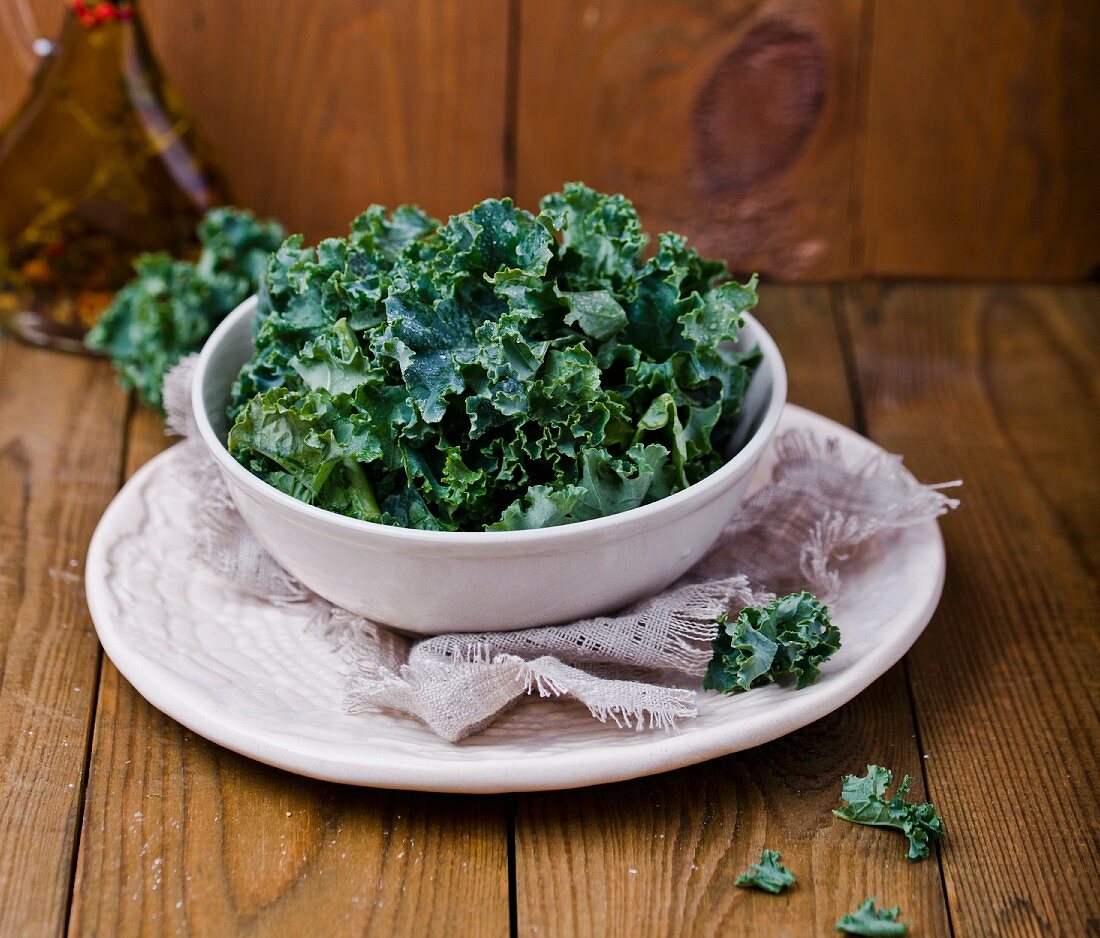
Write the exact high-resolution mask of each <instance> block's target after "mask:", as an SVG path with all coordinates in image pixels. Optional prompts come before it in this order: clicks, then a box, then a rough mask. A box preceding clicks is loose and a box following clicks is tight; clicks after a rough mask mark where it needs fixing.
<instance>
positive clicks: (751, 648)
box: [703, 592, 840, 694]
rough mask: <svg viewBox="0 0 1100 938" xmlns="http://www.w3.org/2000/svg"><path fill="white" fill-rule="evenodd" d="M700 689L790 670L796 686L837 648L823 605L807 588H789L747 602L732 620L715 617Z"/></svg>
mask: <svg viewBox="0 0 1100 938" xmlns="http://www.w3.org/2000/svg"><path fill="white" fill-rule="evenodd" d="M718 624H719V631H718V636H717V638H715V639H714V642H713V646H712V647H713V650H714V655H713V657H712V658H711V660H710V664H709V665H708V666H707V672H706V675H705V676H704V678H703V688H704V689H705V690H716V691H720V692H722V693H724V694H732V693H740V692H742V691H747V690H750V689H751V688H753V687H759V686H760V685H762V684H767V683H771V682H772V681H775V680H777V679H778V678H781V677H783V676H785V675H794V677H795V686H796V688H798V689H799V690H801V689H802V688H804V687H808V686H809V685H810V684H812V683H813V682H814V681H816V680H817V678H818V677H819V676H820V674H821V669H820V668H819V667H818V666H819V665H820V664H821V663H822V662H824V661H827V660H828V659H829V658H830V657H832V655H833V653H834V652H835V651H836V650H837V649H838V648H839V647H840V630H839V629H838V628H837V627H836V626H835V625H834V624H833V623H832V620H831V619H830V618H829V607H828V606H825V605H822V604H821V603H820V602H818V600H817V599H816V598H815V597H814V596H813V595H812V594H811V593H805V592H803V593H791V594H790V595H789V596H783V597H781V598H779V599H775V600H773V601H772V602H770V603H768V604H767V605H765V606H749V607H747V608H745V609H742V610H741V613H740V614H739V615H738V616H737V617H736V618H735V619H733V620H732V621H730V620H729V619H728V617H726V616H722V617H719V619H718Z"/></svg>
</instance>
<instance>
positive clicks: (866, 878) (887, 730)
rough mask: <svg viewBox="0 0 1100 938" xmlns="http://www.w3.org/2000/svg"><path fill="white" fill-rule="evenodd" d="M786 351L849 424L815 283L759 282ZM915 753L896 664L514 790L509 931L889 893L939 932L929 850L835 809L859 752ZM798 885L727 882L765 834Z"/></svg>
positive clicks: (638, 927)
mask: <svg viewBox="0 0 1100 938" xmlns="http://www.w3.org/2000/svg"><path fill="white" fill-rule="evenodd" d="M757 313H758V315H759V318H760V320H761V322H763V324H764V326H765V327H766V328H767V329H768V330H769V331H770V332H771V333H772V335H773V336H774V337H775V339H776V342H777V343H778V344H779V346H780V348H782V349H783V356H784V359H785V360H786V362H787V367H788V369H789V372H790V381H791V399H792V401H794V402H795V403H800V404H803V405H805V406H807V407H810V408H812V409H813V410H816V411H818V412H819V413H823V414H825V415H826V416H829V417H832V418H833V419H835V420H838V421H840V422H842V423H845V424H848V425H852V424H853V423H854V422H855V418H856V413H855V409H854V407H853V402H852V396H851V393H850V389H849V385H848V376H847V374H846V372H845V365H844V352H843V349H842V346H841V342H840V337H839V336H838V333H837V328H836V324H835V322H834V305H833V292H832V290H831V289H830V288H829V287H825V286H807V287H791V286H779V285H774V284H767V285H765V286H764V287H763V288H762V289H761V303H760V307H759V309H758V311H757ZM922 754H923V753H922V752H921V750H920V749H919V748H918V746H917V739H916V728H915V725H914V722H913V715H912V712H911V709H910V701H909V690H908V687H907V685H906V681H905V675H904V673H903V670H902V668H901V667H896V668H894V669H892V670H891V671H890V672H889V673H888V674H886V675H885V676H884V677H883V678H881V679H880V680H879V681H877V682H876V683H875V684H874V685H873V686H872V687H871V688H870V689H868V690H867V691H865V692H864V693H863V694H861V695H860V696H859V697H857V698H856V699H855V700H853V701H852V702H851V703H849V704H847V705H846V706H845V707H843V708H841V709H840V710H839V711H837V712H836V713H834V714H831V715H830V716H828V717H826V718H825V719H823V720H819V721H818V722H817V723H814V724H813V725H812V726H809V727H807V728H805V729H803V730H800V731H799V732H797V733H793V734H791V735H790V736H787V737H784V738H783V739H780V740H777V741H775V742H773V743H770V744H768V745H765V746H761V747H759V748H756V749H752V750H749V751H747V752H743V753H739V754H737V755H733V756H729V757H726V758H724V759H717V760H714V761H712V762H709V763H705V764H703V765H698V766H693V767H691V768H687V769H683V770H680V771H677V772H672V773H668V774H665V775H658V776H654V777H652V778H646V779H640V780H638V781H634V782H625V783H620V784H615V785H606V786H601V787H599V788H591V789H579V790H576V791H567V792H560V793H545V794H530V795H520V796H518V810H517V816H516V886H517V917H518V933H519V934H521V935H527V934H535V933H537V934H539V935H577V936H581V935H589V934H608V935H627V934H638V935H711V934H721V935H723V936H742V935H743V936H756V935H768V936H772V935H791V936H803V935H824V934H832V933H833V928H834V925H835V923H836V920H837V919H838V918H839V917H840V916H841V915H842V914H843V913H844V912H847V911H849V910H850V909H852V908H854V907H855V906H856V905H858V903H859V902H861V901H862V900H863V899H864V898H865V897H866V896H869V895H870V896H875V897H877V898H878V899H880V900H881V901H883V902H887V903H888V904H889V905H900V906H901V907H902V908H903V909H904V911H905V918H906V919H907V920H909V921H913V922H918V923H919V924H920V932H919V933H920V934H921V935H946V934H948V933H949V925H948V920H947V913H946V905H945V900H944V895H943V890H942V884H941V880H940V870H939V860H938V857H937V856H934V857H933V858H932V859H931V860H929V861H926V862H923V863H917V864H913V863H910V862H909V861H907V860H906V859H905V849H906V848H905V846H904V840H901V839H899V838H897V837H894V836H891V835H890V834H888V833H883V832H881V831H875V830H872V829H870V828H865V827H857V826H855V825H852V824H848V823H845V822H844V821H841V820H838V819H836V818H834V817H833V816H832V815H831V814H830V811H831V810H832V808H834V807H836V806H837V804H838V803H839V802H838V795H839V792H840V780H841V776H843V775H844V774H847V773H849V772H862V770H863V769H864V767H865V766H866V764H867V763H868V762H877V763H879V764H881V765H886V766H890V767H892V768H893V769H894V770H895V771H896V772H897V773H898V774H899V776H900V774H903V773H906V772H908V773H911V774H913V775H915V776H917V779H918V781H917V784H916V785H915V786H914V792H915V795H916V796H917V797H921V796H922V795H923V785H922V783H921V763H922V758H921V757H922ZM765 847H767V848H769V849H774V850H780V851H782V853H783V860H784V863H785V864H786V865H787V866H789V867H790V868H791V869H792V870H793V871H794V872H795V873H796V875H797V876H798V878H799V882H798V885H797V886H796V887H795V888H794V889H792V890H790V891H789V892H787V893H785V894H784V895H782V896H768V895H764V894H762V893H759V892H755V891H752V890H743V889H737V888H735V887H734V885H733V883H734V880H735V879H736V878H737V876H738V875H739V874H740V873H741V872H742V871H743V870H744V869H745V868H746V867H747V866H748V865H749V864H750V863H754V862H756V861H757V860H758V859H759V857H760V852H761V850H762V849H763V848H765Z"/></svg>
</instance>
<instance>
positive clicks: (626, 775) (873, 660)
mask: <svg viewBox="0 0 1100 938" xmlns="http://www.w3.org/2000/svg"><path fill="white" fill-rule="evenodd" d="M785 410H787V411H790V412H791V413H792V414H793V415H794V416H795V418H796V420H797V421H798V422H799V423H800V424H803V425H806V424H810V425H812V426H813V428H814V429H819V428H820V429H824V430H827V431H828V432H830V433H832V434H833V435H838V434H839V435H841V436H846V437H849V438H856V439H858V440H859V441H861V443H862V444H864V445H869V446H872V447H874V448H875V449H878V450H880V451H881V447H879V446H878V445H877V444H876V443H874V441H872V440H868V439H867V438H866V437H864V436H862V435H860V434H858V433H856V431H854V430H852V429H851V428H849V427H846V426H844V425H843V424H840V423H837V422H836V421H834V420H832V419H830V418H828V417H824V416H822V415H821V414H817V413H815V412H814V411H811V410H808V409H807V408H804V407H800V406H798V405H795V404H787V405H786V408H785ZM788 419H789V418H788ZM172 449H173V448H171V447H170V448H169V449H167V450H165V451H164V452H162V453H158V454H157V455H156V456H154V457H153V458H152V459H151V460H149V462H147V463H145V465H143V466H142V467H141V468H140V469H138V471H137V472H135V473H134V475H133V476H131V477H130V479H128V480H127V482H126V483H125V484H124V485H123V486H122V488H121V489H119V491H118V492H117V493H116V494H115V497H114V498H113V499H112V501H111V503H110V505H109V506H108V507H107V510H106V511H105V512H104V513H103V516H102V517H101V518H100V521H99V523H98V524H97V525H96V529H95V532H94V534H93V535H92V538H91V541H90V542H89V545H88V553H87V559H86V561H85V592H86V595H87V602H88V608H89V611H90V613H91V616H92V621H93V624H94V626H95V629H96V633H97V635H98V637H99V641H100V643H101V644H102V646H103V650H104V651H105V652H106V654H107V656H108V657H109V658H110V659H111V661H112V663H113V664H114V666H115V667H116V668H117V669H118V671H119V672H120V673H121V674H122V676H123V677H124V678H126V680H127V681H129V683H130V684H131V685H132V686H133V688H134V690H136V691H137V693H138V694H140V695H141V696H142V697H144V698H145V700H146V701H148V702H149V703H150V704H151V705H152V706H153V707H155V708H156V709H157V710H159V711H161V712H162V713H163V714H165V715H166V716H168V717H170V718H171V719H173V720H175V721H176V722H177V723H180V724H182V725H183V726H184V727H186V728H187V729H189V730H191V731H192V732H194V733H197V734H198V735H199V736H202V737H203V738H205V739H207V740H209V741H210V742H213V743H215V744H216V745H219V746H222V747H223V748H226V749H230V750H232V751H233V752H236V753H238V754H240V755H242V756H245V757H247V758H250V759H254V760H256V761H258V762H263V763H266V764H267V765H271V766H273V767H275V768H278V769H282V770H284V771H288V772H292V773H294V774H297V775H304V776H307V777H310V778H316V779H320V780H322V781H329V782H337V783H341V784H350V785H357V786H362V787H378V788H394V789H404V790H411V791H434V792H453V793H470V794H474V793H477V794H496V793H503V792H519V791H553V790H562V789H568V788H579V787H584V786H588V785H596V784H603V783H609V782H616V781H624V780H627V779H632V778H639V777H642V776H645V775H653V774H657V773H660V772H667V771H672V770H675V769H678V768H683V767H684V766H687V765H693V764H696V763H699V762H704V761H707V760H709V759H713V758H718V757H719V756H723V755H729V754H732V753H735V752H740V751H742V750H745V749H751V748H754V747H756V746H760V745H764V744H765V743H768V742H772V741H773V740H775V739H778V738H780V737H781V736H785V735H787V734H788V733H791V732H794V731H795V730H797V729H801V728H802V727H804V726H807V725H809V724H810V723H813V722H815V721H816V720H819V719H821V718H822V717H824V716H826V715H828V714H829V713H832V712H833V711H834V710H837V709H839V708H840V707H842V706H844V705H845V704H847V703H848V702H849V701H851V700H852V699H853V698H854V697H856V696H857V695H858V694H860V693H862V692H863V691H864V690H866V689H867V688H868V687H869V686H870V685H871V684H872V683H874V681H876V680H877V679H878V678H879V677H881V676H882V675H883V674H885V673H886V672H887V671H888V670H889V669H890V668H891V667H893V666H894V665H895V664H896V663H897V662H898V661H900V660H901V658H902V657H903V656H904V655H905V653H906V652H907V651H908V650H909V649H910V648H911V647H912V645H913V644H914V643H915V642H916V640H917V639H918V638H919V637H920V635H921V634H922V633H923V632H924V629H925V628H926V627H927V625H928V623H929V622H930V621H931V619H932V615H933V613H934V612H935V610H936V608H937V606H938V605H939V601H940V598H941V596H942V593H943V586H944V580H945V577H946V551H945V548H944V542H943V535H942V532H941V531H940V527H939V524H938V523H937V522H936V520H934V519H932V520H929V521H926V522H923V523H921V524H919V525H915V526H913V528H911V529H910V530H918V531H919V530H924V533H925V534H926V535H931V543H930V546H931V548H932V550H933V552H934V554H935V567H934V569H932V570H930V571H929V575H928V577H927V579H926V580H924V581H923V586H924V595H923V597H922V598H921V599H920V602H919V605H918V607H917V609H916V611H914V612H913V613H911V614H910V619H909V621H908V622H907V623H906V624H905V625H904V626H902V627H899V628H898V629H897V630H896V631H895V632H894V633H893V634H892V635H891V636H890V638H889V640H888V641H886V642H884V643H882V644H880V645H876V647H875V648H874V650H873V651H871V652H869V653H868V654H865V655H864V656H863V657H862V658H861V659H860V661H859V662H858V664H856V665H855V666H854V667H852V668H850V669H849V670H848V671H846V672H845V674H843V675H840V676H837V677H836V678H835V679H834V680H833V681H831V682H829V683H828V684H818V685H814V686H813V687H810V688H807V689H805V690H802V691H799V692H798V696H797V697H793V698H792V699H791V700H790V701H785V702H784V705H783V708H782V713H781V714H779V715H778V716H779V718H778V719H777V718H776V716H777V715H776V713H775V711H763V712H761V713H757V714H753V715H750V716H746V717H744V718H742V719H739V720H736V721H732V722H731V723H729V724H724V725H720V726H714V727H706V728H704V729H701V730H697V731H693V730H692V728H691V721H686V722H685V724H684V726H683V727H681V728H680V729H679V730H678V731H675V732H670V733H660V732H659V731H656V730H648V731H646V732H648V733H650V734H651V738H652V742H651V744H650V745H647V746H645V747H639V748H632V749H630V750H625V751H616V750H615V748H614V747H607V746H600V745H592V744H590V743H589V744H585V745H584V746H581V747H577V748H570V749H564V750H563V749H558V750H555V751H553V752H550V753H546V754H541V755H539V754H535V755H532V756H531V757H529V758H520V759H517V758H516V756H515V755H514V753H513V754H510V755H508V756H507V757H499V758H495V759H494V758H490V757H485V756H484V755H483V754H479V757H478V758H477V759H476V760H472V761H470V762H463V761H461V760H455V761H453V762H447V763H443V762H438V761H434V762H433V761H431V760H430V759H429V758H428V757H415V758H410V759H408V760H404V759H402V760H389V761H372V762H366V761H362V760H358V761H349V760H347V759H341V758H339V757H338V756H336V755H331V756H330V755H321V754H318V753H315V752H308V751H303V750H302V749H300V748H297V747H295V746H288V745H285V744H282V743H279V742H276V741H274V740H272V739H270V738H268V734H267V731H265V730H262V729H260V728H258V727H255V726H251V725H250V724H249V720H248V718H247V717H237V718H236V719H234V715H233V714H234V711H232V710H230V711H228V712H227V711H226V709H225V708H223V707H221V706H219V705H218V703H217V702H215V701H211V700H210V698H209V697H207V696H206V695H204V694H202V693H201V692H199V691H196V690H193V689H192V688H190V687H189V686H188V685H187V684H186V682H184V681H183V680H182V679H181V678H179V677H178V676H177V675H175V674H173V673H171V672H169V671H167V670H165V669H164V668H163V667H162V666H161V665H160V664H159V663H157V662H156V661H153V660H151V659H148V658H146V657H145V656H144V655H143V654H142V653H141V652H139V651H137V650H136V649H134V648H132V647H131V646H130V645H129V643H128V642H127V641H126V639H125V638H124V636H123V635H122V634H121V630H120V629H118V627H117V625H116V624H115V623H114V621H113V619H114V616H113V613H112V611H111V608H110V607H111V603H112V600H111V598H110V596H109V588H108V586H107V576H106V574H107V553H108V550H109V547H110V542H111V541H110V539H111V537H112V534H113V532H114V531H115V529H117V528H118V527H119V526H120V518H121V517H122V516H123V514H124V511H125V509H126V507H127V505H126V498H125V497H124V494H125V493H126V490H127V489H128V488H137V487H138V486H139V485H140V484H141V482H142V481H143V480H145V479H146V478H147V477H148V476H149V475H151V474H152V473H153V472H155V471H157V470H158V469H159V468H160V463H161V461H162V460H166V459H168V458H170V455H169V454H170V453H171V452H172ZM815 689H816V691H817V692H816V693H815V692H814V691H815ZM409 719H412V718H411V717H410V718H409ZM623 732H629V731H626V730H620V729H617V728H615V727H609V728H608V733H609V734H611V733H615V734H617V733H623ZM439 743H440V745H441V746H453V745H456V744H454V743H447V742H445V741H444V740H439ZM457 745H459V746H461V745H462V744H461V743H459V744H457ZM428 763H430V764H428Z"/></svg>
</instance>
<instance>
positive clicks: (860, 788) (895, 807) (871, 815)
mask: <svg viewBox="0 0 1100 938" xmlns="http://www.w3.org/2000/svg"><path fill="white" fill-rule="evenodd" d="M893 779H894V776H893V773H892V772H891V771H890V770H889V769H884V768H882V766H878V765H869V766H867V774H866V775H863V776H857V775H848V776H846V777H845V779H844V785H843V787H842V789H841V792H840V797H841V798H842V799H843V800H844V801H846V802H847V804H846V805H844V806H842V807H841V808H839V809H837V810H835V811H833V814H835V815H836V816H837V817H839V818H844V820H846V821H852V822H854V823H856V824H868V825H871V826H874V827H894V828H897V829H898V830H900V831H901V832H902V833H903V834H905V836H906V837H908V838H909V853H908V854H907V856H908V858H909V859H910V860H923V859H924V858H925V857H927V856H928V854H929V849H928V845H929V843H931V842H932V841H935V840H939V839H940V838H942V837H943V836H944V834H945V833H946V831H945V829H944V826H943V821H942V820H941V819H940V816H939V815H938V814H937V813H936V809H935V808H934V807H933V806H932V804H931V803H930V802H925V803H923V804H917V803H915V802H911V801H906V800H905V796H906V795H907V794H909V786H910V785H911V784H912V783H913V777H912V776H911V775H906V776H905V778H904V779H902V782H901V784H900V785H899V786H898V788H897V790H896V791H895V792H894V794H893V796H891V797H889V798H887V797H886V789H887V788H889V787H890V783H891V782H892V781H893Z"/></svg>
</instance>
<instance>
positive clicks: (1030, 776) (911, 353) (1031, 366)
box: [843, 285, 1100, 935]
mask: <svg viewBox="0 0 1100 938" xmlns="http://www.w3.org/2000/svg"><path fill="white" fill-rule="evenodd" d="M843 305H844V317H845V322H846V325H847V329H848V331H849V333H850V334H851V336H852V339H853V346H854V356H855V362H856V365H857V370H858V376H859V385H860V389H861V396H862V400H863V402H864V409H865V413H866V419H867V427H868V430H869V432H870V435H871V437H872V438H873V439H875V440H876V441H877V442H879V443H881V444H882V445H883V446H885V447H886V448H887V449H889V450H892V451H895V452H902V453H905V454H906V456H907V462H908V464H909V466H910V468H912V469H913V470H914V472H915V473H916V474H917V475H918V476H919V477H921V478H925V479H930V480H937V479H938V480H944V479H949V478H956V477H962V478H963V479H964V480H965V482H966V485H965V487H964V488H963V490H962V497H963V506H962V508H961V509H960V511H959V512H958V514H957V515H956V517H954V518H949V519H947V520H946V522H945V523H944V533H945V536H946V540H947V548H948V560H947V585H946V588H945V591H944V598H943V602H942V605H941V607H940V610H939V613H938V614H937V616H936V617H935V618H934V619H933V621H932V624H931V625H930V626H929V629H928V632H927V633H926V635H925V636H924V637H923V638H922V639H921V641H919V642H918V643H917V644H916V646H915V647H914V650H913V651H912V652H911V653H910V655H909V658H908V661H909V668H910V673H911V676H912V683H913V697H914V702H915V711H916V715H917V717H918V719H919V721H920V727H921V734H922V739H923V742H924V745H925V746H926V748H927V749H928V751H929V753H930V755H931V758H930V759H929V761H928V763H927V767H928V769H927V774H928V783H929V791H930V794H931V796H932V798H933V800H934V801H935V803H936V804H937V806H939V808H940V809H941V811H942V813H943V815H944V817H945V818H946V822H947V828H948V840H947V841H946V843H945V846H944V850H943V864H944V866H943V868H944V876H945V882H946V887H947V891H948V896H949V899H950V905H951V912H952V918H953V921H954V923H955V926H956V928H957V929H958V933H959V934H961V935H976V934H996V935H1024V934H1028V935H1030V934H1038V933H1043V934H1058V935H1083V934H1086V933H1090V929H1092V930H1094V929H1095V928H1096V924H1097V922H1098V921H1100V829H1098V828H1100V816H1098V815H1100V811H1098V809H1097V795H1096V792H1097V787H1098V782H1100V778H1098V760H1097V744H1098V740H1100V732H1098V731H1100V715H1098V713H1097V700H1098V699H1100V693H1098V691H1100V682H1098V680H1097V673H1098V669H1097V662H1098V660H1100V632H1098V630H1097V616H1096V610H1097V608H1098V605H1100V602H1098V601H1100V594H1098V590H1097V583H1096V577H1095V567H1094V563H1095V550H1096V538H1097V525H1096V521H1097V517H1098V515H1100V512H1098V508H1100V493H1098V490H1097V488H1096V470H1097V467H1098V465H1100V452H1098V447H1100V438H1098V436H1097V432H1096V429H1097V426H1100V421H1098V419H1097V417H1098V411H1100V407H1098V395H1097V384H1096V378H1095V375H1096V374H1097V372H1096V368H1095V365H1096V358H1097V341H1096V340H1097V331H1096V318H1095V317H1096V315H1097V313H1098V312H1100V289H1098V288H1097V287H1095V286H1085V287H1062V288H1053V287H1046V288H1042V287H1036V288H1028V289H1026V290H1021V289H1013V288H1009V287H981V286H937V285H922V286H912V285H896V286H886V287H881V286H876V285H867V286H864V287H852V288H849V289H848V290H846V291H845V295H844V304H843ZM1090 564H1093V566H1092V567H1090Z"/></svg>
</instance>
